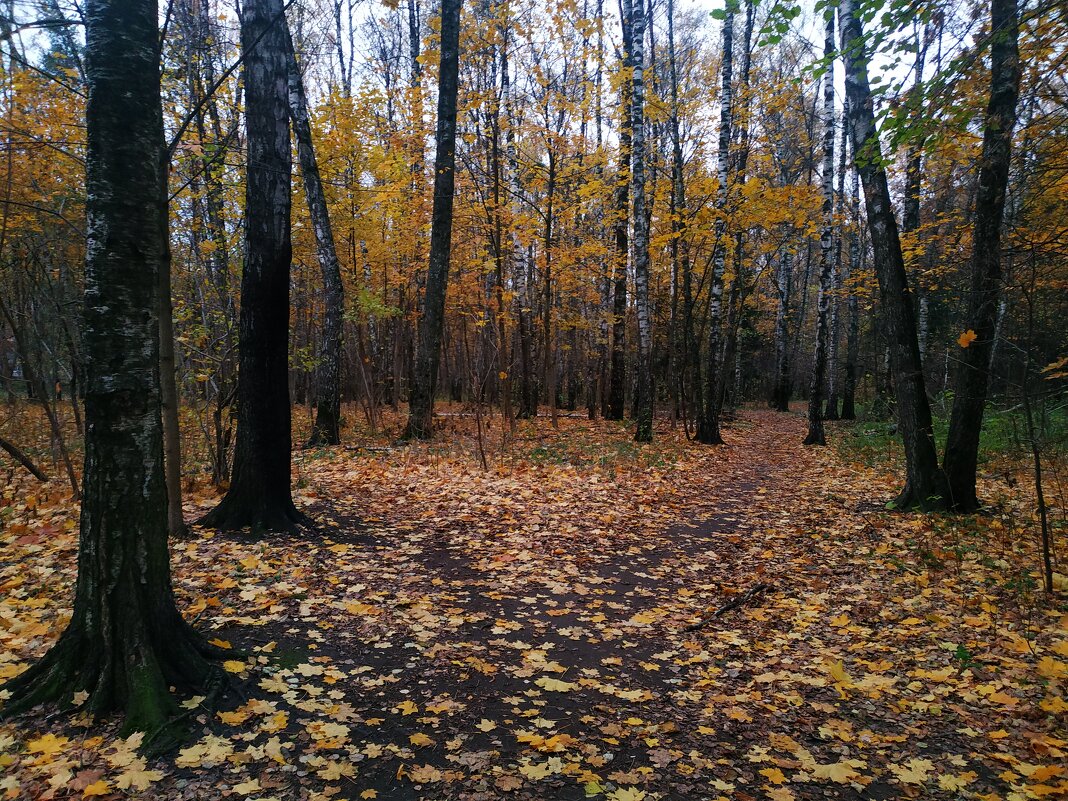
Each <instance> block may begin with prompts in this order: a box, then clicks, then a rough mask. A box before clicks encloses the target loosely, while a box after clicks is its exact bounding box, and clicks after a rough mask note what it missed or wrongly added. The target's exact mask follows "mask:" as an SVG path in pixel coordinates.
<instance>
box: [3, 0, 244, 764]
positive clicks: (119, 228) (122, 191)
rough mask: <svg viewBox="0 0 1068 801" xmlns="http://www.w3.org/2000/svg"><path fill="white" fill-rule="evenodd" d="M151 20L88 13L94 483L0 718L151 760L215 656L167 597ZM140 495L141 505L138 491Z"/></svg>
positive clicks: (88, 331) (156, 86) (137, 14)
mask: <svg viewBox="0 0 1068 801" xmlns="http://www.w3.org/2000/svg"><path fill="white" fill-rule="evenodd" d="M158 37H159V33H158V29H157V7H156V4H155V2H152V0H127V2H124V3H112V2H105V0H90V2H89V3H88V4H87V5H86V50H87V64H86V67H87V78H88V87H89V102H88V106H87V109H86V122H87V142H88V147H87V154H86V198H87V209H86V213H87V218H88V246H87V255H86V267H85V299H84V328H83V331H84V356H85V361H86V386H85V414H86V422H87V425H86V438H85V472H84V478H85V481H84V498H83V505H82V514H81V529H80V534H79V551H78V578H77V584H76V587H75V595H74V610H73V615H72V617H71V621H70V623H69V624H68V626H67V628H66V630H65V631H64V632H63V634H62V635H61V636H60V638H59V640H58V642H57V643H56V644H55V645H54V646H53V647H52V649H51V650H50V651H49V652H48V653H47V654H46V655H45V656H44V657H43V658H42V659H41V660H40V661H39V662H37V663H36V664H35V665H33V666H32V667H31V668H29V669H28V670H27V671H25V672H24V673H22V674H20V675H19V676H16V677H15V678H13V679H11V681H10V682H8V684H7V685H6V686H5V688H4V689H5V690H7V691H10V692H11V694H12V695H11V699H10V701H9V702H8V703H7V704H5V706H4V710H3V714H4V716H10V715H12V714H16V713H18V712H19V711H22V710H25V709H28V708H30V707H32V706H34V705H36V704H40V703H45V702H53V701H54V702H59V703H60V704H62V705H64V707H66V708H69V707H70V706H71V698H72V696H73V695H74V694H75V693H77V692H80V691H83V690H84V691H87V692H88V693H89V697H88V699H87V700H86V702H85V703H84V705H83V706H81V707H80V710H81V711H85V712H89V713H91V714H93V715H102V714H105V713H107V712H111V711H119V712H122V713H123V714H124V716H125V731H126V732H130V731H143V732H147V733H148V736H147V737H146V741H147V742H146V745H149V744H152V745H155V746H157V747H160V746H166V745H169V744H171V743H173V742H174V736H175V735H176V731H175V723H174V722H175V719H176V716H177V713H178V705H177V703H176V701H175V700H174V698H173V697H172V696H171V694H170V690H169V688H170V687H171V686H174V687H177V688H179V689H183V690H193V691H198V692H200V691H208V692H211V691H212V689H213V688H217V687H219V686H221V682H222V675H223V674H222V673H221V671H220V670H219V669H218V668H217V667H216V666H215V665H213V664H212V662H211V661H210V657H212V656H215V655H217V649H214V648H213V647H212V646H210V645H208V644H207V643H205V642H204V641H202V640H201V638H200V637H199V636H198V635H197V634H195V633H194V632H193V630H192V628H191V627H190V626H189V625H188V624H187V623H186V622H185V621H184V620H183V619H182V617H181V615H180V614H179V612H178V609H177V608H176V606H175V603H174V595H173V591H172V588H171V578H170V556H169V552H168V550H167V534H166V532H167V494H166V486H165V479H164V473H163V431H162V425H161V417H160V361H159V356H160V353H159V344H160V329H159V309H160V304H159V291H160V271H161V269H162V267H163V259H164V237H163V233H164V229H163V226H162V225H161V224H160V221H161V219H163V208H162V206H161V203H162V201H163V199H164V197H165V194H164V191H163V188H162V177H163V175H162V172H161V170H160V164H161V162H162V160H163V157H164V152H165V148H164V141H163V117H162V108H161V104H160V72H159V50H158ZM131 490H133V491H131Z"/></svg>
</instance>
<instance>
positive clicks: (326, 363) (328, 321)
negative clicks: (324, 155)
mask: <svg viewBox="0 0 1068 801" xmlns="http://www.w3.org/2000/svg"><path fill="white" fill-rule="evenodd" d="M285 38H286V64H287V67H288V75H289V114H290V118H291V119H292V121H293V134H294V135H295V136H296V139H297V156H298V158H299V160H300V173H301V176H302V177H303V178H304V196H305V198H306V199H307V202H308V215H309V216H310V217H311V223H312V230H313V231H314V232H315V252H316V255H317V256H318V257H319V268H320V269H321V270H322V274H323V289H324V295H325V304H324V305H325V309H324V311H323V334H322V341H321V342H320V343H319V365H318V374H317V375H316V377H315V423H314V425H313V426H312V431H311V436H310V437H309V438H308V445H309V446H315V445H338V444H340V443H341V333H342V323H343V319H344V313H345V289H344V286H343V285H342V283H341V264H340V263H339V262H338V258H337V250H336V248H335V247H334V231H333V227H332V226H331V224H330V210H329V208H328V207H327V205H326V193H325V192H324V191H323V181H322V178H320V176H319V162H318V160H317V159H316V158H315V147H314V144H313V142H312V129H311V116H310V114H309V113H308V98H307V95H306V94H305V92H304V77H303V76H302V75H301V72H300V65H299V64H298V63H297V54H296V51H295V50H294V48H293V37H292V35H291V33H290V31H289V26H288V24H287V25H286V30H285Z"/></svg>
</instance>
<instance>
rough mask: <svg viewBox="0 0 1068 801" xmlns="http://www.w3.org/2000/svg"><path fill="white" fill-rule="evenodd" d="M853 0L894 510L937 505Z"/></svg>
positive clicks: (856, 123)
mask: <svg viewBox="0 0 1068 801" xmlns="http://www.w3.org/2000/svg"><path fill="white" fill-rule="evenodd" d="M853 3H854V0H840V4H839V7H838V14H839V22H840V26H839V27H840V32H841V43H842V51H843V55H844V60H845V67H846V69H845V72H846V96H847V97H848V98H849V116H850V119H849V120H848V123H849V126H850V137H851V139H852V142H853V158H854V161H855V163H856V166H857V169H858V170H859V172H860V180H861V182H862V183H863V184H864V202H865V206H866V208H867V216H868V229H869V231H870V232H871V238H872V249H873V252H874V254H875V274H876V278H877V279H878V281H879V293H880V299H881V301H882V307H883V313H884V317H885V320H886V330H887V339H888V342H889V350H890V362H891V368H892V369H893V373H894V390H895V394H896V396H897V419H898V431H899V433H900V434H901V438H902V442H903V444H904V449H905V470H906V482H905V487H904V489H903V490H902V491H901V493H900V494H899V495H898V497H897V498H896V499H895V500H894V501H893V506H894V507H895V508H912V507H920V508H923V509H934V508H942V507H944V506H945V503H946V500H947V492H948V488H947V485H946V480H945V475H944V474H943V473H942V471H941V470H940V469H939V466H938V456H937V453H936V452H935V444H934V435H933V432H932V426H931V407H930V405H929V403H928V400H927V391H926V388H925V387H924V382H923V369H922V365H921V364H920V349H919V345H918V343H917V340H916V319H915V316H914V313H913V306H912V294H911V292H909V285H908V278H907V276H906V274H905V261H904V259H903V258H902V255H901V240H900V238H899V236H898V230H897V219H896V218H895V217H894V210H893V207H892V206H891V203H890V189H889V186H888V184H887V180H886V170H885V168H884V167H883V166H882V165H883V161H882V148H881V146H880V144H879V134H878V131H877V130H876V126H875V108H874V103H873V100H872V93H871V86H870V84H869V83H868V72H867V71H868V59H867V56H866V54H865V51H864V45H863V42H864V38H863V29H862V27H861V23H860V18H859V17H858V16H857V15H856V14H855V13H854V8H853Z"/></svg>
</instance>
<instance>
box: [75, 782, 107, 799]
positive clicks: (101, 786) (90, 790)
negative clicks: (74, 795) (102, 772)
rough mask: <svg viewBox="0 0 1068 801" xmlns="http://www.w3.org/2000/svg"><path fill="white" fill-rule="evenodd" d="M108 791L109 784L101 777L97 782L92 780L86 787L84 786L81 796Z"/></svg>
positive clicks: (101, 793)
mask: <svg viewBox="0 0 1068 801" xmlns="http://www.w3.org/2000/svg"><path fill="white" fill-rule="evenodd" d="M110 792H111V785H110V784H108V783H107V782H106V781H104V780H103V779H101V780H100V781H98V782H93V783H92V784H90V785H89V786H88V787H86V788H85V789H84V790H82V795H83V796H90V795H107V794H108V793H110Z"/></svg>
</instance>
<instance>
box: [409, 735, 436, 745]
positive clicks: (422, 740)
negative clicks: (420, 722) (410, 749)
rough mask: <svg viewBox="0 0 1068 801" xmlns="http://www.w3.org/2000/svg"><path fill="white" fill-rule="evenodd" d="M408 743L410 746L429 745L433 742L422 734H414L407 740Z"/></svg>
mask: <svg viewBox="0 0 1068 801" xmlns="http://www.w3.org/2000/svg"><path fill="white" fill-rule="evenodd" d="M408 742H410V743H411V744H412V745H431V744H432V743H433V742H434V741H433V740H431V739H430V738H429V737H427V736H426V735H425V734H423V732H416V733H415V734H413V735H412V736H411V737H409V738H408Z"/></svg>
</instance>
